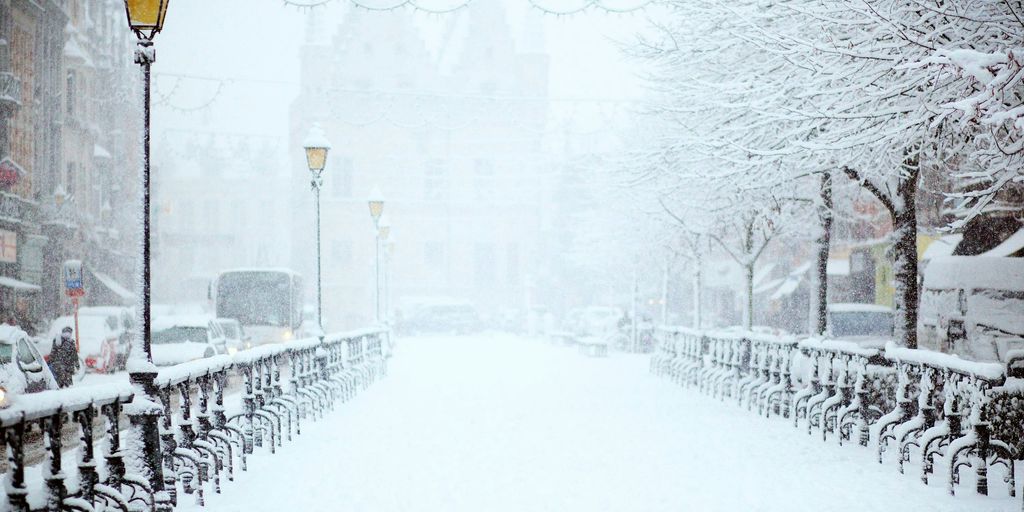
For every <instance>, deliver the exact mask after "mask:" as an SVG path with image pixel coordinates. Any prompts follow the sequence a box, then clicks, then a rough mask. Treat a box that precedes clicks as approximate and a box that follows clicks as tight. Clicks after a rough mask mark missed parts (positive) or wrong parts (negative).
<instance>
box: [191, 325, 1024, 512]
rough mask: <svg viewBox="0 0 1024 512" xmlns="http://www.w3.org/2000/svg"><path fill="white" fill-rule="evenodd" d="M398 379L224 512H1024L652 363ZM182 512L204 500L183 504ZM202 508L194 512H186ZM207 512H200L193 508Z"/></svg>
mask: <svg viewBox="0 0 1024 512" xmlns="http://www.w3.org/2000/svg"><path fill="white" fill-rule="evenodd" d="M392 363H393V364H392V366H391V370H390V375H389V376H388V377H387V378H385V379H384V380H382V381H380V382H378V383H377V384H375V385H374V387H373V388H371V389H370V390H369V391H368V392H367V393H365V394H362V395H360V396H358V397H357V398H356V399H355V400H354V401H353V402H351V403H349V404H345V405H342V406H341V407H340V408H339V409H337V410H336V411H335V412H334V413H333V414H331V415H329V416H328V417H327V418H325V419H324V420H322V421H317V422H306V423H304V424H303V434H302V435H301V436H298V437H297V438H295V440H294V441H293V442H292V443H286V444H285V446H284V447H283V448H281V449H280V450H279V451H278V454H277V455H274V456H270V455H265V454H262V453H261V454H258V455H256V456H255V457H253V458H252V459H250V470H249V472H247V473H238V474H236V478H235V482H230V483H225V485H224V494H222V495H213V494H212V493H211V494H208V495H207V496H208V504H207V508H206V509H205V510H213V511H284V510H346V511H357V512H359V511H367V512H387V511H434V510H437V511H446V512H453V511H467V512H491V511H506V510H507V511H518V512H524V511H525V512H530V511H539V510H550V511H586V512H596V511H673V512H677V511H689V510H694V511H698V510H699V511H704V510H722V511H726V510H728V511H731V510H743V511H747V510H753V511H761V510H765V511H776V510H777V511H793V510H795V511H802V510H806V511H814V512H822V511H845V510H849V511H873V510H900V511H901V512H902V511H917V510H920V511H968V510H972V511H973V510H981V511H1017V510H1019V507H1020V504H1019V498H1018V499H1017V500H1010V499H1009V498H1006V497H1003V496H998V497H979V496H976V495H974V494H973V493H971V492H969V490H968V489H963V490H962V496H957V497H955V498H951V497H949V496H947V495H946V493H945V490H944V489H943V488H942V486H940V485H935V486H930V487H926V486H924V485H922V484H921V483H920V481H919V480H918V479H917V478H916V477H915V476H912V475H899V474H898V473H897V471H896V468H895V466H894V465H893V464H885V465H879V464H878V463H876V462H875V461H874V460H873V456H872V451H871V450H868V449H863V448H859V447H852V446H848V447H838V446H836V445H835V444H834V443H822V442H821V440H820V439H819V438H818V437H811V436H808V435H806V434H805V433H804V431H803V430H802V429H801V430H797V429H794V428H793V427H792V426H791V425H790V424H789V423H788V422H784V421H779V420H764V419H761V418H758V417H756V416H755V415H753V414H751V413H749V412H747V411H745V410H741V409H739V408H737V407H735V406H734V405H732V404H723V403H720V402H717V401H715V400H712V399H709V398H707V397H705V396H702V395H700V394H698V393H696V392H692V391H687V390H683V389H681V388H678V387H674V386H673V385H671V384H670V383H668V382H666V381H665V380H663V379H658V378H655V377H652V376H651V375H649V374H648V373H647V364H648V360H647V358H646V357H639V356H623V355H614V354H613V355H612V357H609V358H585V357H582V356H580V355H579V354H578V353H577V352H576V351H575V350H573V349H569V348H563V347H555V346H550V345H546V344H543V343H540V342H537V341H533V340H527V339H520V338H515V337H511V336H503V335H482V336H476V337H465V338H452V337H436V338H426V337H425V338H411V339H403V340H400V345H399V347H398V350H397V352H396V357H395V359H393V360H392ZM181 500H182V502H183V503H189V502H190V500H191V497H188V496H182V497H181ZM182 508H186V509H187V508H189V507H182ZM196 510H202V509H199V508H198V507H196Z"/></svg>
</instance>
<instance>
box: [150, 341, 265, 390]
mask: <svg viewBox="0 0 1024 512" xmlns="http://www.w3.org/2000/svg"><path fill="white" fill-rule="evenodd" d="M253 350H255V349H253ZM236 355H237V354H236ZM233 364H234V362H233V360H232V358H231V356H227V355H220V356H213V357H207V358H205V359H196V360H195V361H189V362H187V363H181V364H176V365H174V366H167V367H164V368H161V369H160V373H159V374H157V377H156V381H155V382H156V385H157V386H161V387H163V386H173V385H175V384H180V383H182V382H185V381H187V380H193V379H196V378H198V377H202V376H205V375H210V374H213V373H216V372H220V371H224V370H226V369H228V368H231V366H232V365H233Z"/></svg>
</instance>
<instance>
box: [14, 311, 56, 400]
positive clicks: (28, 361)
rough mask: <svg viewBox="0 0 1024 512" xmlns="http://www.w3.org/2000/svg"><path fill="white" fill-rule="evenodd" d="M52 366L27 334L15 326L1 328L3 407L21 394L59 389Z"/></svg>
mask: <svg viewBox="0 0 1024 512" xmlns="http://www.w3.org/2000/svg"><path fill="white" fill-rule="evenodd" d="M57 387H58V386H57V381H56V379H54V378H53V373H52V372H50V367H49V365H47V364H46V361H45V360H44V359H43V356H42V354H40V353H39V351H38V350H37V349H36V346H35V343H33V342H32V339H31V338H29V336H28V334H27V333H25V331H23V330H21V329H20V328H18V327H16V326H12V325H0V408H4V407H7V406H9V405H10V404H11V403H13V401H14V400H16V399H17V398H16V397H17V396H18V395H21V394H25V393H36V392H39V391H45V390H47V389H57Z"/></svg>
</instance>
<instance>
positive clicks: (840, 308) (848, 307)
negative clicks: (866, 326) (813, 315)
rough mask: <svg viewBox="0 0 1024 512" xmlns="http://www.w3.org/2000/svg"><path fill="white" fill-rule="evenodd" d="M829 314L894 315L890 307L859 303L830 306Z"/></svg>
mask: <svg viewBox="0 0 1024 512" xmlns="http://www.w3.org/2000/svg"><path fill="white" fill-rule="evenodd" d="M828 310H829V312H835V313H892V308H890V307H889V306H880V305H878V304H859V303H852V302H851V303H843V304H829V305H828Z"/></svg>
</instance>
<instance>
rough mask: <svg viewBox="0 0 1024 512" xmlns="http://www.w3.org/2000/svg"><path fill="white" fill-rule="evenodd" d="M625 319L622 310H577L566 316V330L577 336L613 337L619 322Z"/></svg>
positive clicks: (603, 307)
mask: <svg viewBox="0 0 1024 512" xmlns="http://www.w3.org/2000/svg"><path fill="white" fill-rule="evenodd" d="M624 317H625V313H624V312H623V310H622V309H621V308H617V307H611V306H589V307H584V308H576V309H573V310H571V311H570V312H569V314H568V315H567V316H566V323H565V326H564V327H565V329H566V330H568V331H570V332H572V333H573V334H575V335H576V336H579V337H583V336H612V335H614V334H615V333H616V332H617V331H618V330H619V328H618V324H619V321H620V320H622V319H623V318H624Z"/></svg>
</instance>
